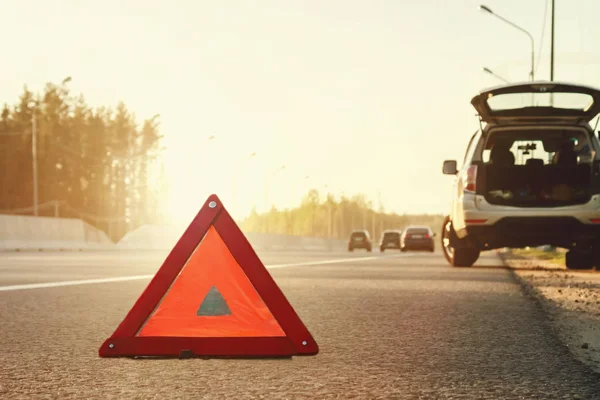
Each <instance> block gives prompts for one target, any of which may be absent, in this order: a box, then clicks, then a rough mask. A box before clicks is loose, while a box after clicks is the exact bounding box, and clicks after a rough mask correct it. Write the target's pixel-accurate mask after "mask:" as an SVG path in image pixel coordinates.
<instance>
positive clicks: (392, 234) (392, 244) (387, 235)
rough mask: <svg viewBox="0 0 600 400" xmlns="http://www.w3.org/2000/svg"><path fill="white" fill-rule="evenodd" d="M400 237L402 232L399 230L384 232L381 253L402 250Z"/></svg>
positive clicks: (380, 244)
mask: <svg viewBox="0 0 600 400" xmlns="http://www.w3.org/2000/svg"><path fill="white" fill-rule="evenodd" d="M400 235H402V232H401V231H397V230H389V231H383V235H381V242H380V243H379V251H381V252H382V253H383V252H384V251H385V250H386V249H398V250H400V248H401V246H400Z"/></svg>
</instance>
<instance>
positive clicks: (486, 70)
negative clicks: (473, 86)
mask: <svg viewBox="0 0 600 400" xmlns="http://www.w3.org/2000/svg"><path fill="white" fill-rule="evenodd" d="M483 72H485V73H486V74H490V75H492V76H494V77H496V78H498V79H500V80H501V81H504V82H506V83H510V82H509V81H508V80H506V79H504V78H503V77H501V76H500V75H497V74H496V73H495V72H494V71H492V70H491V69H489V68H486V67H483Z"/></svg>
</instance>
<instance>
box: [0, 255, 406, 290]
mask: <svg viewBox="0 0 600 400" xmlns="http://www.w3.org/2000/svg"><path fill="white" fill-rule="evenodd" d="M399 256H401V255H400V254H398V255H393V256H372V257H354V258H335V259H331V260H321V261H308V262H302V263H291V264H274V265H267V266H266V267H267V269H274V268H287V267H302V266H308V265H324V264H338V263H343V262H349V261H368V260H375V259H385V258H395V257H399ZM153 277H154V275H132V276H118V277H114V278H98V279H81V280H77V281H59V282H46V283H29V284H24V285H11V286H0V292H10V291H13V290H27V289H45V288H52V287H60V286H76V285H91V284H94V283H110V282H126V281H137V280H142V279H152V278H153Z"/></svg>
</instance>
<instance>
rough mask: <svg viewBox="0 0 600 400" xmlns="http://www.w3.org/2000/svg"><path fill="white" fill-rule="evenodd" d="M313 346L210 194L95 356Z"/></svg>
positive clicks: (253, 352)
mask: <svg viewBox="0 0 600 400" xmlns="http://www.w3.org/2000/svg"><path fill="white" fill-rule="evenodd" d="M318 351H319V348H318V346H317V343H316V342H315V340H314V339H313V337H312V336H311V334H310V332H309V331H308V330H307V329H306V327H305V326H304V324H303V323H302V321H301V320H300V318H299V317H298V315H297V314H296V312H295V311H294V309H293V308H292V306H291V305H290V303H289V302H288V301H287V299H286V298H285V296H284V295H283V293H282V292H281V290H280V289H279V287H278V286H277V284H276V283H275V281H274V280H273V278H272V277H271V275H270V274H269V272H268V271H267V269H266V268H265V266H264V265H263V263H262V262H261V261H260V259H259V258H258V256H257V255H256V253H255V252H254V250H253V249H252V246H251V245H250V243H249V242H248V240H247V239H246V237H245V236H244V234H243V233H242V231H241V230H240V229H239V227H238V226H237V225H236V223H235V221H234V220H233V219H232V218H231V216H230V215H229V213H228V212H227V210H225V208H224V207H223V205H222V204H221V201H220V200H219V198H218V197H217V196H216V195H212V196H210V197H209V198H208V200H207V201H206V203H205V204H204V206H203V207H202V209H201V210H200V212H199V213H198V215H197V216H196V218H194V220H193V221H192V223H191V224H190V226H189V227H188V229H187V230H186V231H185V233H184V234H183V236H182V237H181V239H179V241H178V242H177V244H176V245H175V247H174V248H173V250H171V253H170V254H169V256H168V257H167V258H166V260H165V262H164V263H163V265H162V266H161V268H160V269H159V270H158V272H157V273H156V275H155V276H154V278H153V279H152V281H150V283H149V284H148V287H147V288H146V290H145V291H144V292H143V293H142V295H141V296H140V298H139V299H138V300H137V302H136V303H135V305H134V306H133V308H132V309H131V311H129V313H128V314H127V316H126V317H125V319H124V320H123V322H121V324H120V325H119V326H118V328H117V330H116V331H115V332H114V333H113V335H112V336H111V337H110V338H109V339H107V340H106V341H105V342H104V343H103V344H102V347H100V351H99V354H100V356H101V357H144V356H148V357H152V356H165V357H169V356H171V357H177V356H182V355H184V354H185V355H186V356H191V355H195V356H206V357H211V356H212V357H290V356H293V355H314V354H317V353H318Z"/></svg>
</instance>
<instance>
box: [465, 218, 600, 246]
mask: <svg viewBox="0 0 600 400" xmlns="http://www.w3.org/2000/svg"><path fill="white" fill-rule="evenodd" d="M465 230H466V233H467V235H466V237H467V238H468V241H469V242H470V243H471V244H472V245H474V246H475V247H477V248H479V249H481V250H491V249H498V248H502V247H527V246H531V247H535V246H542V245H552V246H557V247H564V248H573V247H584V248H585V247H589V246H592V245H595V244H596V243H597V242H599V241H600V224H585V223H582V222H581V221H580V220H578V219H577V218H575V217H505V218H502V219H500V220H498V221H497V222H496V223H494V224H493V225H476V224H471V225H467V226H466V228H465Z"/></svg>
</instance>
